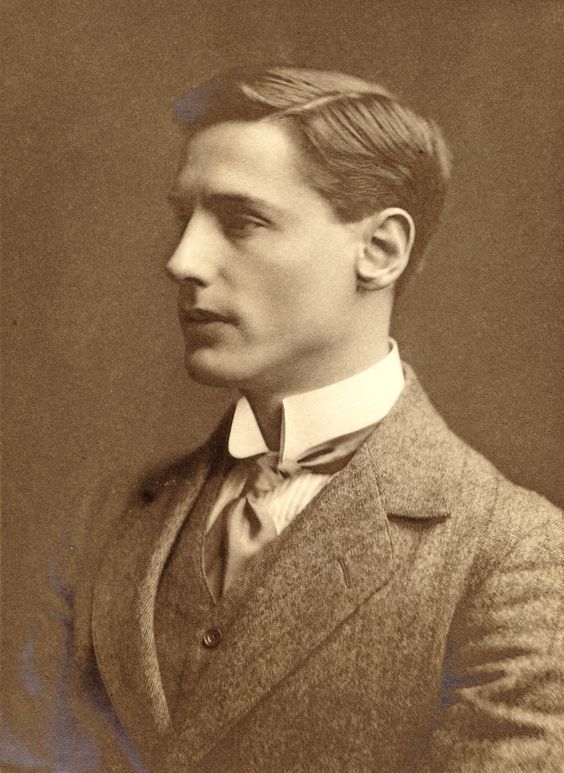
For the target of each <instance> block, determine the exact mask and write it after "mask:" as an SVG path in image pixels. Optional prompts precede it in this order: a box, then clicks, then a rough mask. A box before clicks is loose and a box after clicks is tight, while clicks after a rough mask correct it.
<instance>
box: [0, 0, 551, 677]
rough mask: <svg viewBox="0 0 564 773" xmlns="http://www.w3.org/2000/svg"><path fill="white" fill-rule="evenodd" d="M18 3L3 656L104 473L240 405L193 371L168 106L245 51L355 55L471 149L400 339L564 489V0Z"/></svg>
mask: <svg viewBox="0 0 564 773" xmlns="http://www.w3.org/2000/svg"><path fill="white" fill-rule="evenodd" d="M3 8H4V10H5V11H7V16H8V24H7V26H6V25H4V33H3V34H4V36H5V42H4V45H3V49H4V53H5V58H6V68H5V69H6V85H5V98H4V105H5V116H4V129H5V130H7V131H6V137H5V150H4V154H3V155H4V166H5V185H4V199H5V201H4V205H3V220H4V229H3V253H4V258H3V324H4V349H3V356H4V366H3V374H4V387H3V407H4V422H3V443H4V449H3V459H2V486H3V493H2V505H3V527H2V530H3V531H2V543H3V544H2V548H3V581H2V591H3V595H4V625H3V631H4V635H5V636H6V638H7V641H6V642H5V644H6V653H7V657H8V660H7V661H6V662H7V663H14V662H15V661H14V660H13V658H15V657H16V653H17V652H18V651H19V648H20V646H21V641H23V640H25V637H26V635H27V634H26V631H27V630H28V629H29V626H30V624H31V621H32V620H33V617H34V615H35V614H36V613H37V609H38V606H40V604H41V598H42V592H43V591H42V589H43V587H44V584H45V574H46V571H47V565H48V560H49V559H50V558H53V557H55V559H56V556H57V554H58V553H59V552H60V545H61V543H62V541H63V540H64V537H65V534H66V532H69V531H70V532H72V527H73V524H74V521H75V520H76V512H77V509H78V508H79V505H80V501H81V497H82V496H83V492H84V491H85V489H86V488H87V487H88V486H89V485H90V484H91V483H92V482H93V481H95V480H97V479H98V478H100V477H106V476H107V475H108V474H111V473H112V472H113V471H115V470H118V469H120V470H121V469H124V468H125V470H131V471H135V470H138V469H139V468H143V467H146V466H147V465H149V464H150V463H151V462H155V461H158V460H160V459H162V458H163V457H168V456H171V455H174V454H178V453H182V452H184V451H186V450H187V449H189V448H191V447H193V446H194V445H195V444H196V443H197V442H198V441H199V440H201V439H202V438H203V437H204V436H205V435H206V433H207V432H208V431H209V429H210V428H211V426H212V425H213V424H214V423H215V422H216V421H217V419H218V417H219V416H220V415H221V413H222V411H223V408H224V407H225V404H226V399H227V397H226V395H224V394H223V393H221V392H217V391H212V390H207V389H204V388H202V387H196V386H195V385H194V384H191V383H189V381H188V380H187V378H186V376H185V375H184V372H183V367H182V344H181V336H180V333H179V331H178V329H177V325H176V319H175V297H174V296H175V292H174V287H173V286H172V284H171V283H170V282H169V281H167V280H166V278H165V277H164V274H163V266H164V264H165V262H166V259H167V257H168V255H169V254H170V251H171V250H172V248H173V245H174V239H175V236H176V225H175V222H174V218H173V216H172V214H171V213H170V212H169V210H168V207H167V204H166V201H165V196H166V193H167V190H168V187H169V185H170V183H171V180H172V178H173V175H174V170H175V164H176V159H177V154H178V150H179V147H180V142H181V135H180V132H179V130H178V128H177V127H175V126H174V124H173V123H172V120H171V104H172V101H173V100H174V97H175V96H177V95H178V94H180V93H181V92H182V91H184V90H186V89H187V88H189V87H190V86H191V85H192V84H195V83H197V82H199V81H201V80H203V79H206V78H208V77H210V76H211V75H213V74H214V73H215V72H217V71H218V70H220V69H222V68H224V67H227V66H232V65H237V64H248V63H259V62H283V63H296V64H301V65H304V66H311V67H320V68H332V69H341V70H344V71H348V72H351V73H354V74H357V75H360V76H365V77H368V78H371V79H375V80H379V81H382V82H383V83H384V84H385V85H387V86H388V87H389V88H391V89H392V90H394V91H395V92H397V93H399V94H400V95H401V96H403V97H404V98H405V99H406V100H407V101H408V102H409V103H411V104H412V105H413V106H415V107H416V108H419V109H420V110H421V111H422V112H424V114H427V115H430V116H431V117H434V118H435V119H436V120H437V121H438V122H439V124H440V125H441V126H442V127H443V128H444V130H445V133H446V135H447V137H448V138H449V139H450V142H451V145H452V148H453V152H454V158H455V174H454V181H453V184H452V188H451V194H450V198H449V201H448V206H447V212H446V216H445V219H444V223H443V225H442V227H441V231H440V233H439V235H438V237H437V238H436V240H435V242H434V244H433V245H432V248H431V251H430V254H429V259H428V265H427V267H426V270H425V272H424V273H423V274H422V275H421V276H420V277H419V278H418V279H416V280H414V282H413V283H412V285H411V286H410V287H409V289H408V290H407V291H406V293H405V296H404V297H403V298H402V301H401V305H400V307H399V308H398V313H397V317H396V320H395V324H394V334H395V336H396V337H397V338H398V340H399V342H400V346H401V350H402V354H403V357H404V359H406V360H408V361H409V362H410V363H411V364H412V365H413V366H414V367H415V369H416V371H417V372H418V374H419V376H420V379H421V380H422V381H423V383H424V385H425V386H426V388H427V390H428V392H429V393H430V395H431V397H432V399H433V401H434V402H435V404H436V405H437V407H438V408H439V410H440V411H441V412H442V414H443V415H444V416H445V418H446V419H447V421H448V422H449V423H450V425H451V427H452V428H453V429H454V430H455V431H456V432H457V433H458V434H460V435H461V436H462V437H463V438H465V439H466V440H467V441H468V442H469V443H471V444H472V445H474V446H475V447H477V448H478V449H479V450H481V451H482V452H483V453H485V455H486V456H488V457H489V458H490V459H491V460H492V461H493V462H494V463H495V464H496V465H497V466H498V467H499V468H500V469H501V470H502V471H503V472H504V473H505V474H507V475H508V476H509V477H510V478H511V479H513V480H515V481H517V482H519V483H521V484H523V485H525V486H527V487H530V488H534V489H536V490H537V491H540V492H541V493H543V494H544V495H546V496H547V497H549V498H550V499H552V500H553V501H554V502H557V503H560V504H562V503H564V486H563V476H562V450H563V448H562V422H561V419H560V417H559V409H560V404H561V400H562V391H563V386H564V380H563V377H562V359H561V345H562V343H563V341H562V329H563V326H562V322H563V319H562V286H561V278H559V277H561V268H560V265H561V264H560V260H561V251H562V239H561V234H560V233H559V217H560V205H561V202H559V198H558V197H559V192H560V190H561V183H562V175H561V173H559V171H558V160H559V151H560V150H561V147H560V141H561V137H560V133H561V125H560V120H559V119H560V116H559V113H558V103H559V102H560V103H561V100H562V92H561V85H560V84H561V80H562V73H561V72H560V71H559V62H560V53H559V52H560V51H561V49H562V31H561V27H562V21H563V18H564V13H563V9H564V6H563V5H562V4H561V3H560V2H547V1H543V0H536V2H534V3H531V2H530V0H524V1H520V0H506V1H505V2H500V0H487V1H485V2H478V1H477V0H474V1H473V2H467V1H466V0H442V1H438V0H391V1H389V2H378V0H372V1H371V2H368V1H364V0H360V1H357V2H355V1H354V0H349V2H343V1H342V0H341V1H340V2H335V1H334V0H309V1H308V2H292V1H291V0H277V1H274V2H273V1H271V0H221V1H218V0H205V2H196V0H167V1H165V0H160V1H159V0H151V1H149V0H146V1H143V0H136V1H134V0H130V1H129V2H122V3H116V2H115V1H114V0H90V2H86V0H83V1H82V2H81V1H80V0H76V1H75V2H69V1H68V0H67V1H64V0H50V1H49V2H43V3H38V2H31V1H29V0H28V1H26V0H18V1H17V2H16V1H15V0H8V1H6V0H5V1H4V3H3ZM126 474H127V473H126ZM92 528H96V525H95V520H93V523H92ZM9 670H10V671H12V667H10V669H9ZM15 671H16V669H14V672H15Z"/></svg>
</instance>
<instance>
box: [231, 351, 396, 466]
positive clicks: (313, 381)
mask: <svg viewBox="0 0 564 773" xmlns="http://www.w3.org/2000/svg"><path fill="white" fill-rule="evenodd" d="M388 351H389V344H388V339H387V337H386V339H385V340H383V341H380V342H379V343H378V345H377V346H375V347H373V348H371V351H370V356H368V357H365V358H361V361H358V360H355V361H354V362H353V363H349V364H348V367H342V368H340V369H334V368H330V369H329V370H328V372H326V373H324V374H322V375H320V374H319V373H317V372H316V373H315V374H313V377H312V374H311V373H310V374H309V378H306V379H304V380H303V381H302V382H300V383H298V384H293V385H292V386H291V388H288V389H285V390H276V391H274V390H272V391H255V390H242V393H243V394H244V395H245V397H246V398H247V400H248V401H249V403H250V405H251V407H252V409H253V413H254V414H255V417H256V420H257V423H258V425H259V427H260V430H261V433H262V436H263V438H264V440H265V442H266V444H267V446H268V447H269V448H270V449H271V450H272V451H278V450H279V448H280V436H281V431H282V419H283V412H282V408H283V401H284V398H286V397H289V396H290V395H295V394H303V393H304V392H309V391H311V390H314V389H320V388H322V387H324V386H329V385H330V384H335V383H337V382H338V381H342V380H344V379H346V378H350V377H351V376H354V375H356V374H357V373H360V372H361V371H363V370H366V369H367V368H369V367H370V366H371V365H374V364H375V363H377V362H379V361H380V360H382V359H384V357H386V355H387V354H388Z"/></svg>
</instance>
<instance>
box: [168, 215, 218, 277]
mask: <svg viewBox="0 0 564 773" xmlns="http://www.w3.org/2000/svg"><path fill="white" fill-rule="evenodd" d="M213 241H214V240H213V232H212V229H211V228H210V225H209V224H208V223H207V222H206V217H205V215H204V214H194V215H193V216H192V217H191V219H190V221H189V223H188V225H187V226H186V229H185V230H184V233H183V234H182V237H181V239H180V242H179V243H178V246H177V248H176V249H175V251H174V252H173V254H172V256H171V257H170V259H169V261H168V263H167V264H166V271H167V274H168V275H169V276H170V277H171V278H172V279H174V280H175V281H177V282H186V281H192V282H194V283H195V284H198V285H202V286H206V285H209V284H210V283H211V282H212V281H213V279H214V277H215V273H216V263H215V261H216V259H217V252H218V249H217V248H218V245H215V246H214V244H213ZM214 253H215V254H214Z"/></svg>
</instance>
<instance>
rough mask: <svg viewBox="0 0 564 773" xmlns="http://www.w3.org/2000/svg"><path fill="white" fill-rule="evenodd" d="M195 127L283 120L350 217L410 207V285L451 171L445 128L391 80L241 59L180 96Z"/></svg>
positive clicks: (183, 116) (314, 176)
mask: <svg viewBox="0 0 564 773" xmlns="http://www.w3.org/2000/svg"><path fill="white" fill-rule="evenodd" d="M175 117H176V120H177V121H178V122H179V123H180V124H182V125H184V126H186V128H187V130H188V131H189V132H190V133H192V132H195V131H199V130H200V129H203V128H205V127H207V126H211V125H213V124H217V123H221V122H223V121H232V120H238V121H257V120H261V119H269V120H274V121H280V122H281V123H282V124H283V125H284V126H285V127H286V128H287V129H288V130H289V131H290V133H291V135H292V136H293V138H294V139H295V140H296V142H297V143H298V145H299V147H300V148H301V150H302V152H303V156H304V159H305V160H306V161H308V168H307V170H306V171H307V180H308V182H309V184H310V185H311V186H312V187H313V188H314V189H315V190H316V191H318V192H319V193H320V194H321V195H322V196H323V197H324V198H325V199H326V200H327V201H328V202H329V203H330V204H331V206H332V208H333V210H334V212H335V213H336V214H337V216H338V217H339V218H340V219H341V220H342V221H343V222H356V221H358V220H361V219H362V218H364V217H367V216H369V215H371V214H375V213H376V212H378V211H381V210H382V209H385V208H387V207H401V208H402V209H405V210H406V211H407V212H409V214H410V215H411V216H412V218H413V220H414V222H415V232H416V235H415V242H414V245H413V249H412V253H411V260H410V262H409V265H408V268H407V269H406V271H405V272H404V275H403V277H402V278H401V284H402V285H403V283H404V281H405V279H406V278H407V275H409V274H412V273H413V272H414V271H415V270H416V269H417V266H418V264H419V263H420V261H421V258H422V256H423V253H424V251H425V248H426V247H427V244H428V243H429V240H430V238H431V236H432V235H433V233H434V231H435V230H436V227H437V224H438V221H439V218H440V215H441V212H442V209H443V205H444V200H445V194H446V187H447V182H448V179H449V175H450V153H449V150H448V147H447V145H446V142H445V140H444V138H443V135H442V133H441V130H440V129H439V127H438V126H437V125H436V124H435V123H434V122H433V121H429V120H426V119H425V118H422V117H421V116H419V115H417V114H416V113H415V112H414V111H413V110H411V109H410V108H408V107H406V106H405V105H404V104H402V103H401V102H400V101H399V100H398V99H396V98H395V97H394V96H393V95H392V94H390V93H389V92H388V91H387V90H386V89H384V88H383V87H382V86H379V85H377V84H375V83H369V82H368V81H364V80H362V79H360V78H356V77H353V76H350V75H344V74H341V73H335V72H325V71H319V70H306V69H299V68H295V67H254V68H236V69H232V70H228V71H227V72H225V73H221V74H219V75H217V76H215V77H214V78H212V79H211V80H210V81H207V82H206V83H204V84H202V85H200V86H198V87H196V88H194V89H191V90H190V91H189V92H187V93H186V94H184V95H183V96H182V97H181V98H180V99H179V100H178V101H177V102H176V105H175Z"/></svg>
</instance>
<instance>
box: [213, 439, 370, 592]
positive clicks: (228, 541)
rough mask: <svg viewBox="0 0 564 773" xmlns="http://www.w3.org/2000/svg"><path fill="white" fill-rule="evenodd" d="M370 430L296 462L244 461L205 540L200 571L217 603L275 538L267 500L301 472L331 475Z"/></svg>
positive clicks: (268, 457) (266, 457)
mask: <svg viewBox="0 0 564 773" xmlns="http://www.w3.org/2000/svg"><path fill="white" fill-rule="evenodd" d="M374 426H375V425H371V426H369V427H364V428H363V429H360V430H357V431H356V432H351V433H350V434H348V435H343V436H341V437H339V438H335V439H334V440H332V441H329V442H327V443H322V444H320V445H318V446H315V447H313V448H310V449H308V450H307V451H306V452H305V453H303V454H301V455H300V456H299V457H298V459H296V460H288V459H286V460H284V461H283V462H279V456H278V454H277V453H276V452H269V453H267V454H263V455H262V456H259V457H256V458H254V459H251V460H249V462H250V464H251V465H252V466H251V470H250V472H249V475H248V477H247V480H246V483H245V486H244V488H243V490H242V491H241V493H240V495H239V496H238V497H236V498H235V499H233V500H232V501H231V502H229V504H227V505H226V507H225V508H224V510H223V511H222V513H221V515H220V516H219V518H218V519H217V521H216V522H215V523H214V525H213V526H212V528H211V529H210V531H209V533H208V534H207V536H206V540H205V545H204V571H205V574H206V579H207V582H208V585H209V587H210V590H211V591H212V593H213V595H214V596H215V597H216V598H218V597H219V596H220V595H221V594H222V593H225V591H226V590H227V589H228V588H229V587H230V586H231V585H233V583H234V582H235V581H236V580H237V578H238V577H239V576H240V575H241V574H242V573H243V572H244V571H245V569H246V568H247V566H248V565H249V563H250V562H251V561H252V560H253V558H254V557H255V556H256V555H257V554H258V553H259V552H260V551H261V550H262V548H263V547H265V545H268V544H269V543H270V542H272V541H273V540H274V539H275V538H276V536H277V532H276V528H275V525H274V522H273V520H272V517H271V515H270V513H269V507H268V499H269V494H271V493H272V492H273V491H275V489H276V488H277V487H279V486H280V485H281V484H282V483H283V482H284V481H285V480H287V479H288V477H289V476H293V475H296V474H299V471H300V470H302V469H307V470H308V471H310V472H313V473H321V474H324V475H333V474H334V473H336V472H338V471H339V470H340V469H342V468H343V467H344V466H345V465H346V464H347V462H348V461H349V460H350V458H351V457H352V455H353V454H354V453H355V451H356V450H357V448H358V447H359V446H360V445H361V443H362V442H363V441H364V440H365V439H366V438H367V437H368V435H369V434H370V433H371V432H372V431H373V429H374Z"/></svg>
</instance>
